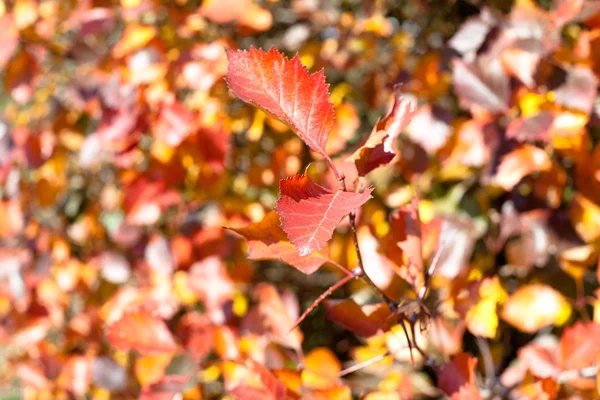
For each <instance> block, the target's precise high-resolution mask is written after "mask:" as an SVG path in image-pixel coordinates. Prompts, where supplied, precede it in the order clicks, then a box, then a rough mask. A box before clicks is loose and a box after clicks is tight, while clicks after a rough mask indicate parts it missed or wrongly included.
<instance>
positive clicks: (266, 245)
mask: <svg viewBox="0 0 600 400" xmlns="http://www.w3.org/2000/svg"><path fill="white" fill-rule="evenodd" d="M280 225H281V222H280V220H279V214H277V212H275V211H271V212H269V213H268V214H267V215H265V216H264V218H263V219H262V220H261V221H259V222H256V223H254V224H250V225H247V226H245V227H243V228H227V229H231V230H232V231H234V232H236V233H239V234H240V235H242V236H243V237H244V238H245V239H246V243H247V244H248V258H249V259H250V260H280V261H282V262H284V263H286V264H289V265H291V266H292V267H294V268H296V269H298V270H300V271H302V272H304V273H305V274H307V275H310V274H312V273H314V272H316V271H317V270H318V269H319V268H321V266H322V265H323V264H325V263H327V262H328V261H329V256H328V255H327V247H324V248H322V249H320V250H317V251H314V252H312V253H310V254H308V255H306V256H301V255H300V254H298V251H297V250H296V248H295V247H294V246H293V245H292V244H291V243H290V242H289V241H288V239H287V236H286V233H285V232H284V231H283V230H282V229H281V226H280Z"/></svg>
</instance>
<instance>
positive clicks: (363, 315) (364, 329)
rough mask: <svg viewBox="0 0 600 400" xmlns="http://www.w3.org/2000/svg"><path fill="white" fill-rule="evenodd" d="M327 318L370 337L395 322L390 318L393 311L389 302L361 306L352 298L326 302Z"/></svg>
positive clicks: (388, 327)
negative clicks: (388, 304)
mask: <svg viewBox="0 0 600 400" xmlns="http://www.w3.org/2000/svg"><path fill="white" fill-rule="evenodd" d="M325 305H326V307H327V318H328V319H330V320H332V321H335V322H337V323H339V324H341V325H342V326H344V328H346V329H348V330H351V331H352V332H354V333H356V334H357V335H359V336H363V337H369V336H373V335H375V334H376V333H377V332H380V331H382V332H385V331H388V330H389V329H390V328H391V327H392V326H393V325H394V323H395V320H394V319H392V318H390V316H391V311H390V308H389V307H388V306H387V304H383V303H381V304H372V305H368V306H363V307H361V306H359V305H358V304H356V302H355V301H354V300H352V299H346V300H329V301H326V302H325Z"/></svg>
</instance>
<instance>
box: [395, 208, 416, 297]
mask: <svg viewBox="0 0 600 400" xmlns="http://www.w3.org/2000/svg"><path fill="white" fill-rule="evenodd" d="M390 230H391V235H392V237H393V238H394V240H395V242H396V245H397V246H398V247H399V248H400V249H401V250H402V253H403V255H404V256H405V258H406V262H405V263H403V265H406V268H405V269H403V270H402V272H403V273H402V274H401V276H402V278H403V279H404V280H406V281H407V282H408V283H410V284H411V285H412V286H413V287H414V288H415V291H416V292H417V293H419V291H420V289H421V288H422V287H423V284H424V268H425V266H424V262H423V254H422V252H421V248H422V245H421V220H420V219H419V209H418V205H417V200H416V198H413V200H412V203H411V204H410V205H408V206H404V207H401V208H400V209H399V210H398V211H396V212H395V213H394V214H392V216H391V223H390Z"/></svg>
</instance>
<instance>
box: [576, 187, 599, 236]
mask: <svg viewBox="0 0 600 400" xmlns="http://www.w3.org/2000/svg"><path fill="white" fill-rule="evenodd" d="M569 216H570V217H571V222H572V223H573V225H574V226H575V230H576V231H577V233H578V234H579V236H581V237H582V238H583V240H585V241H586V242H588V243H590V242H593V241H594V240H596V239H597V238H598V237H599V236H600V207H598V206H597V205H596V204H595V203H593V202H592V201H590V200H588V199H587V198H585V197H584V196H583V195H581V194H580V193H577V194H576V195H575V196H574V197H573V199H572V200H571V207H570V209H569Z"/></svg>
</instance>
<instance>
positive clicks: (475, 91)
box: [452, 57, 510, 113]
mask: <svg viewBox="0 0 600 400" xmlns="http://www.w3.org/2000/svg"><path fill="white" fill-rule="evenodd" d="M478 60H479V62H477V63H472V64H469V65H468V64H466V63H464V62H463V61H461V60H459V59H455V60H454V62H453V71H452V83H453V84H454V91H455V93H456V94H457V96H458V98H459V99H460V104H461V105H462V106H465V107H468V108H471V109H473V108H475V109H477V108H479V109H485V110H487V111H489V112H491V113H505V112H506V111H508V101H509V97H510V85H509V83H510V82H509V79H508V76H507V75H506V73H505V72H504V68H503V67H502V64H501V62H500V60H498V59H489V58H483V57H480V58H479V59H478Z"/></svg>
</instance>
